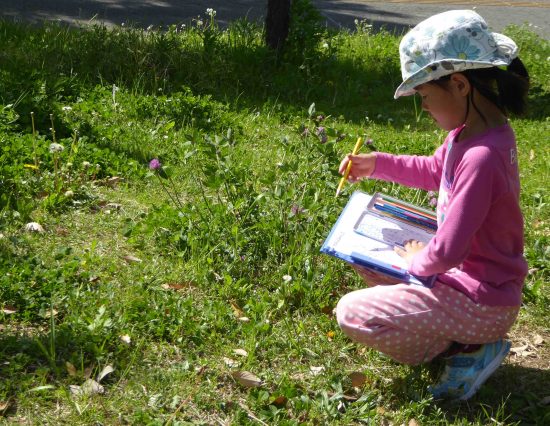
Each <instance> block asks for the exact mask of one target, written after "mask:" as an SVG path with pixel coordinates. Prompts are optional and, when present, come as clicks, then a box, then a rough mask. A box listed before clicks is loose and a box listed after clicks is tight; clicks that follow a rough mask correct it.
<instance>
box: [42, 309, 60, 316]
mask: <svg viewBox="0 0 550 426" xmlns="http://www.w3.org/2000/svg"><path fill="white" fill-rule="evenodd" d="M58 313H59V312H57V311H56V310H55V309H51V310H50V309H48V310H47V311H44V313H43V314H42V318H51V317H52V316H53V317H55V316H56V315H57V314H58Z"/></svg>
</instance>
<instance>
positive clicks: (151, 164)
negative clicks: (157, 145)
mask: <svg viewBox="0 0 550 426" xmlns="http://www.w3.org/2000/svg"><path fill="white" fill-rule="evenodd" d="M161 167H162V164H161V163H160V161H159V160H158V158H153V159H152V160H151V161H150V162H149V170H158V169H160V168H161Z"/></svg>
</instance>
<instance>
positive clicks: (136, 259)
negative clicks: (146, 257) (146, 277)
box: [122, 254, 142, 263]
mask: <svg viewBox="0 0 550 426" xmlns="http://www.w3.org/2000/svg"><path fill="white" fill-rule="evenodd" d="M122 258H123V259H124V260H125V261H126V262H128V263H132V262H134V263H140V262H142V260H141V259H140V258H139V257H136V256H132V255H131V254H129V255H127V256H122Z"/></svg>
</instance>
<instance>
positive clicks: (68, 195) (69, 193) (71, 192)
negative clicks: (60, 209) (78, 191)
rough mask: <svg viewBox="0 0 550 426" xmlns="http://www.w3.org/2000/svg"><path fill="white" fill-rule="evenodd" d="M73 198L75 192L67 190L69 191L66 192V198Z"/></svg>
mask: <svg viewBox="0 0 550 426" xmlns="http://www.w3.org/2000/svg"><path fill="white" fill-rule="evenodd" d="M73 196H74V192H73V191H71V190H70V189H69V190H67V191H65V197H67V198H73Z"/></svg>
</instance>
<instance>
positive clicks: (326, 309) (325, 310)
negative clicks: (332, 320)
mask: <svg viewBox="0 0 550 426" xmlns="http://www.w3.org/2000/svg"><path fill="white" fill-rule="evenodd" d="M321 312H322V313H323V314H325V315H329V316H331V315H332V308H331V307H330V306H323V307H322V308H321Z"/></svg>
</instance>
